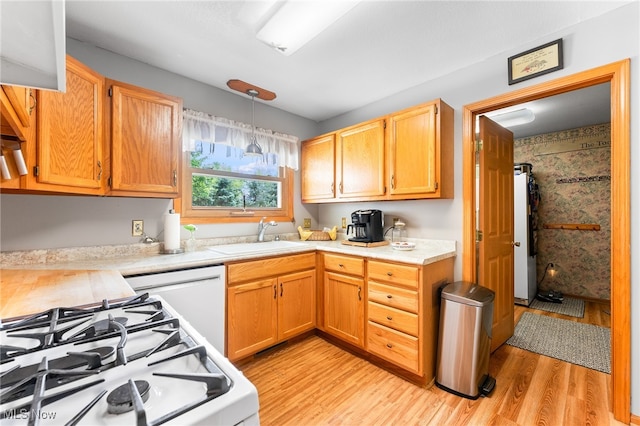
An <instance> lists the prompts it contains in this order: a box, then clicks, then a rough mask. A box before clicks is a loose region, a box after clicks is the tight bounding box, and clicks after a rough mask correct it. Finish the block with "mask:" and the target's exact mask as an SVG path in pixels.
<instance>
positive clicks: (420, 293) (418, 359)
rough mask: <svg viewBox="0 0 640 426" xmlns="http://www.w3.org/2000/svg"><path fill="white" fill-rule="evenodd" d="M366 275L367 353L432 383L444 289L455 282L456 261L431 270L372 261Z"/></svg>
mask: <svg viewBox="0 0 640 426" xmlns="http://www.w3.org/2000/svg"><path fill="white" fill-rule="evenodd" d="M367 276H368V280H367V287H368V292H367V299H368V302H367V350H368V351H369V352H370V353H372V354H374V355H376V356H378V357H380V358H383V359H385V360H386V361H389V362H391V363H393V364H395V365H397V366H399V367H401V368H403V369H404V370H407V371H409V372H411V373H413V374H415V375H417V376H419V377H420V378H422V381H423V382H424V383H430V382H433V380H434V379H435V362H436V354H437V345H438V324H439V317H440V299H439V297H440V293H439V289H440V287H442V286H443V285H445V284H447V283H450V282H452V281H453V258H450V259H445V260H441V261H439V262H435V263H432V264H429V265H406V264H398V263H395V262H386V261H379V260H369V262H368V263H367Z"/></svg>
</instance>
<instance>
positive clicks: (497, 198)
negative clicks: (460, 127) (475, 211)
mask: <svg viewBox="0 0 640 426" xmlns="http://www.w3.org/2000/svg"><path fill="white" fill-rule="evenodd" d="M479 141H480V143H481V144H482V148H481V149H480V150H479V172H480V173H479V175H480V181H479V192H480V199H479V202H480V206H481V208H480V211H479V231H480V232H481V233H482V237H481V238H480V239H479V242H478V284H479V285H481V286H483V287H487V288H490V289H491V290H493V291H494V292H495V300H494V302H493V332H492V339H491V351H492V352H493V351H494V350H496V349H497V348H498V347H500V346H501V345H502V344H503V343H504V342H506V341H507V339H508V338H509V337H511V336H512V335H513V328H514V324H513V309H514V307H513V244H512V242H513V133H512V132H511V131H509V130H507V129H505V128H503V127H501V126H499V125H498V124H496V123H495V122H493V121H491V120H489V119H488V118H487V117H484V116H482V117H480V137H479Z"/></svg>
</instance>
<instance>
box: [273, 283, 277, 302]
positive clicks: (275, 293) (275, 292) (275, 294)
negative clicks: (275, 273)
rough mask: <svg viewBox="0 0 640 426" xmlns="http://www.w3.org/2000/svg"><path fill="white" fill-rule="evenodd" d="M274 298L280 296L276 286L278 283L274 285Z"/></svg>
mask: <svg viewBox="0 0 640 426" xmlns="http://www.w3.org/2000/svg"><path fill="white" fill-rule="evenodd" d="M273 298H274V299H277V298H278V288H277V287H276V285H275V284H274V285H273Z"/></svg>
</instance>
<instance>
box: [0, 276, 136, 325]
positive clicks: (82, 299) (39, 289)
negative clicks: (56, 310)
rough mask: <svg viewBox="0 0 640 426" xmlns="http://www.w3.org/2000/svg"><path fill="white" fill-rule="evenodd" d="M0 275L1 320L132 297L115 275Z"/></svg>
mask: <svg viewBox="0 0 640 426" xmlns="http://www.w3.org/2000/svg"><path fill="white" fill-rule="evenodd" d="M0 274H1V275H0V283H1V285H0V318H2V319H8V318H14V317H18V316H24V315H30V314H35V313H38V312H42V311H44V310H46V309H49V308H51V307H54V306H64V307H72V306H80V305H86V304H92V303H95V302H97V301H101V300H103V299H109V300H112V299H120V298H123V297H129V296H133V295H135V293H134V292H133V290H132V289H131V287H130V286H129V284H127V282H126V281H125V280H124V278H122V275H121V274H120V273H119V272H118V271H109V270H103V271H88V270H52V269H3V270H2V271H1V272H0Z"/></svg>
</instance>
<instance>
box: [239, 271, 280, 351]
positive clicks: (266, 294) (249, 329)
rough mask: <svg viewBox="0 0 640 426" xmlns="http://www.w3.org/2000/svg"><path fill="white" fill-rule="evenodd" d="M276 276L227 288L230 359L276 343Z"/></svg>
mask: <svg viewBox="0 0 640 426" xmlns="http://www.w3.org/2000/svg"><path fill="white" fill-rule="evenodd" d="M277 290H278V289H277V280H276V279H275V278H272V279H267V280H260V281H255V282H251V283H247V284H242V285H238V286H234V287H229V288H228V289H227V315H228V318H227V356H228V357H229V359H231V360H236V359H240V358H242V357H244V356H247V355H251V354H254V353H256V352H258V351H260V350H261V349H265V348H268V347H269V346H272V345H274V344H275V343H277V337H278V336H277V335H278V329H277V324H278V323H277V320H278V315H277V306H278V305H277Z"/></svg>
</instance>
